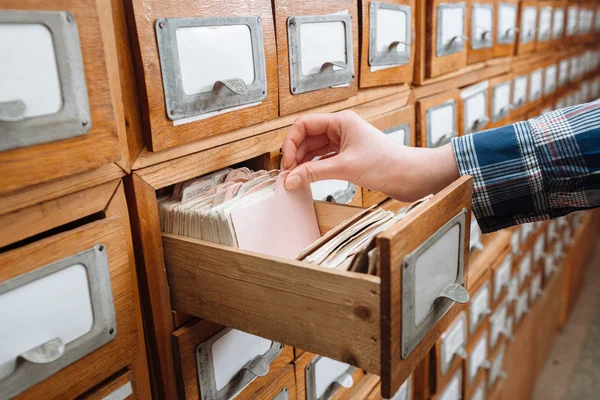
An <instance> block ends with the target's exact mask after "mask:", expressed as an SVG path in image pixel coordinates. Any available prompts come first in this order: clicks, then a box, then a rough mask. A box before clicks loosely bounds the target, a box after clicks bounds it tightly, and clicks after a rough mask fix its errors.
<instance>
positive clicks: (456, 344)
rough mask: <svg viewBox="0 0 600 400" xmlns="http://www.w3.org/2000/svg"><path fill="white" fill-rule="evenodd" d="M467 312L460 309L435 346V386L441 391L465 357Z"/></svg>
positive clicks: (436, 391)
mask: <svg viewBox="0 0 600 400" xmlns="http://www.w3.org/2000/svg"><path fill="white" fill-rule="evenodd" d="M467 336H468V328H467V314H466V312H465V311H462V312H461V313H460V314H459V315H458V317H457V318H455V319H454V321H453V322H452V324H451V325H450V326H449V327H448V328H447V329H446V331H445V332H444V333H443V334H442V336H441V337H440V339H439V340H438V342H437V343H436V347H435V360H436V362H435V363H433V364H435V369H436V371H435V375H436V379H435V388H434V392H435V393H439V392H440V391H442V390H443V389H444V388H445V387H446V385H447V383H448V381H449V380H450V379H451V378H452V372H453V371H454V370H455V369H456V367H457V366H459V365H461V364H462V362H463V360H464V359H466V358H467V350H466V347H467Z"/></svg>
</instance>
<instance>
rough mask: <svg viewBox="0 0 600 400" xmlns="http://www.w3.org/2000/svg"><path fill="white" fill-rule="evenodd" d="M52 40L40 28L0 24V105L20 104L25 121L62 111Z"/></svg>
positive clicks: (49, 35)
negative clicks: (21, 103)
mask: <svg viewBox="0 0 600 400" xmlns="http://www.w3.org/2000/svg"><path fill="white" fill-rule="evenodd" d="M53 40H54V39H53V37H52V33H51V32H50V30H49V29H48V28H47V27H46V26H45V25H42V24H3V23H0V54H2V61H0V103H3V102H8V101H14V100H21V101H22V102H23V103H25V106H26V108H25V114H24V116H25V117H26V118H30V117H40V116H43V115H51V114H56V113H57V112H59V111H60V110H61V109H62V107H63V93H62V90H61V86H60V78H59V76H58V67H57V63H56V54H55V52H54V43H53Z"/></svg>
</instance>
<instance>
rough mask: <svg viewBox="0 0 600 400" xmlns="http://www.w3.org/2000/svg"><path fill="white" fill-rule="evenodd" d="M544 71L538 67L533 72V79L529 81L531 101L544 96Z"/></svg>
mask: <svg viewBox="0 0 600 400" xmlns="http://www.w3.org/2000/svg"><path fill="white" fill-rule="evenodd" d="M543 71H544V69H543V68H538V69H536V70H535V71H533V72H532V73H531V79H530V81H529V83H530V84H529V101H535V100H537V99H539V98H540V97H541V96H542V73H543Z"/></svg>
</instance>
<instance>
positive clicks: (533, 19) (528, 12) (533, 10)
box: [521, 6, 537, 43]
mask: <svg viewBox="0 0 600 400" xmlns="http://www.w3.org/2000/svg"><path fill="white" fill-rule="evenodd" d="M536 23H537V7H535V6H534V7H524V8H523V13H522V15H521V43H528V42H531V41H532V40H534V39H535V28H536Z"/></svg>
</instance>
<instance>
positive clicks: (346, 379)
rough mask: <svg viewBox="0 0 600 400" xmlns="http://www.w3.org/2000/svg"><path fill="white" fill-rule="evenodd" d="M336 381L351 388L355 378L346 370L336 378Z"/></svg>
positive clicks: (344, 386) (346, 387)
mask: <svg viewBox="0 0 600 400" xmlns="http://www.w3.org/2000/svg"><path fill="white" fill-rule="evenodd" d="M335 383H336V384H338V385H340V386H341V387H343V388H345V389H350V388H351V387H352V385H354V378H352V374H349V373H348V372H344V373H343V374H341V375H340V376H338V378H337V379H336V380H335Z"/></svg>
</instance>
